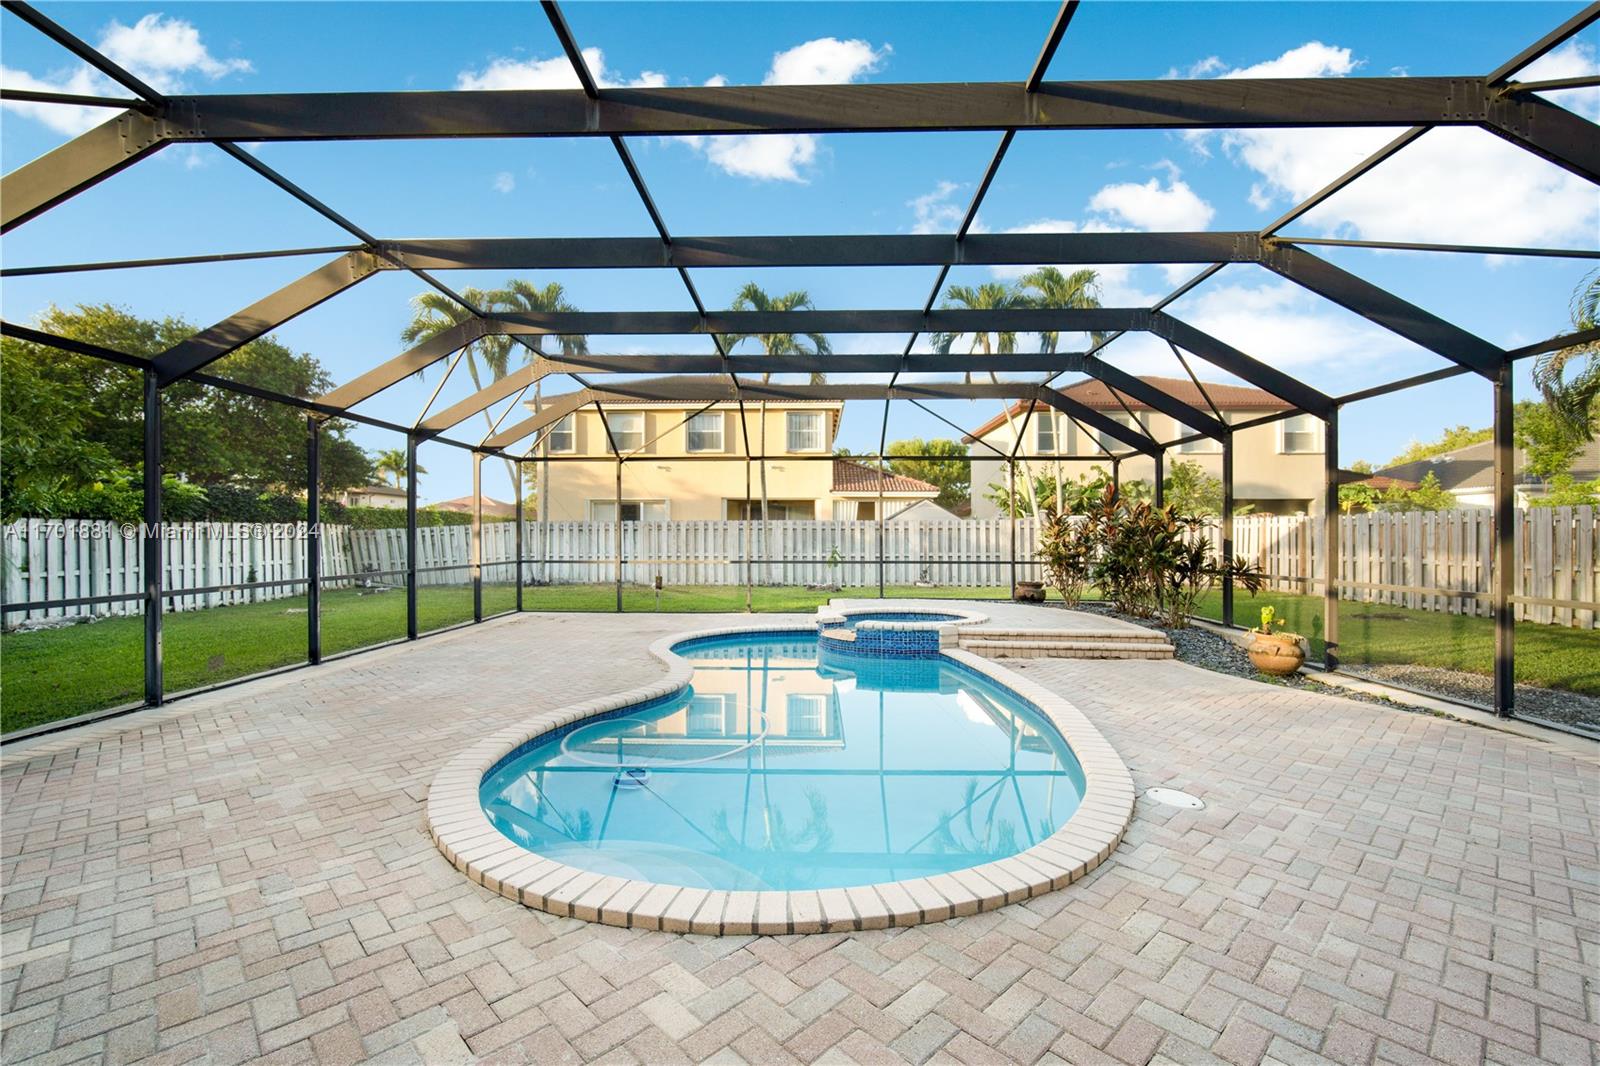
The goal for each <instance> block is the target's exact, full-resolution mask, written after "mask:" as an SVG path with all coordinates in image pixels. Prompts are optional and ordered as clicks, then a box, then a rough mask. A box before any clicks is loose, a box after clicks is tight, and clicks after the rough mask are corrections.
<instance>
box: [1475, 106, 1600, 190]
mask: <svg viewBox="0 0 1600 1066" xmlns="http://www.w3.org/2000/svg"><path fill="white" fill-rule="evenodd" d="M1483 128H1484V129H1486V130H1488V131H1489V132H1490V133H1493V134H1496V135H1497V136H1500V137H1504V138H1505V139H1506V140H1508V141H1510V142H1511V143H1512V144H1514V145H1516V146H1518V147H1519V148H1524V149H1526V150H1527V151H1530V152H1532V153H1533V154H1534V155H1536V156H1539V157H1540V158H1541V159H1545V160H1548V161H1549V162H1551V163H1554V164H1555V165H1556V166H1558V167H1560V168H1562V169H1563V170H1567V171H1570V172H1572V173H1573V174H1576V175H1578V177H1580V178H1584V179H1585V180H1587V181H1592V182H1596V183H1600V126H1596V125H1595V124H1594V123H1593V122H1590V121H1589V120H1588V119H1586V118H1584V117H1583V116H1581V115H1578V114H1575V113H1573V112H1571V111H1568V110H1567V109H1566V108H1564V107H1562V106H1561V105H1560V104H1555V103H1551V102H1550V101H1549V100H1546V99H1544V98H1543V97H1541V96H1536V95H1535V94H1533V93H1518V92H1506V93H1505V95H1504V99H1503V106H1500V107H1496V108H1493V109H1492V110H1491V111H1490V114H1489V118H1488V120H1487V121H1486V122H1484V123H1483Z"/></svg>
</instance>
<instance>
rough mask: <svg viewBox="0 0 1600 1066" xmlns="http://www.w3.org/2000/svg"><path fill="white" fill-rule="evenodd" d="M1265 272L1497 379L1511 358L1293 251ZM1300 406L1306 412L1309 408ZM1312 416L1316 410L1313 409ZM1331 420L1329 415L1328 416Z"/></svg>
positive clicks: (1287, 249)
mask: <svg viewBox="0 0 1600 1066" xmlns="http://www.w3.org/2000/svg"><path fill="white" fill-rule="evenodd" d="M1262 265H1263V266H1265V267H1266V268H1267V269H1268V270H1271V271H1272V272H1273V273H1275V274H1278V275H1280V276H1282V277H1285V278H1288V279H1289V280H1290V281H1292V282H1294V283H1295V284H1297V285H1299V286H1301V287H1302V288H1305V289H1308V290H1310V291H1311V292H1314V293H1316V294H1317V295H1318V296H1321V297H1322V298H1324V299H1326V300H1330V301H1332V302H1333V303H1336V304H1338V305H1339V306H1340V307H1343V308H1345V309H1346V310H1349V311H1354V312H1355V313H1356V314H1358V315H1360V316H1361V317H1362V318H1365V319H1367V320H1368V321H1369V322H1374V323H1376V324H1377V325H1380V326H1382V327H1383V328H1384V329H1387V330H1389V331H1390V332H1391V333H1396V334H1399V335H1400V336H1402V337H1404V338H1405V339H1406V340H1408V341H1411V342H1412V343H1413V344H1416V345H1418V346H1420V347H1423V348H1426V349H1427V350H1428V351H1430V352H1433V353H1435V354H1436V355H1442V356H1444V357H1445V358H1446V359H1449V360H1450V361H1451V362H1453V363H1459V364H1461V365H1462V366H1466V367H1471V368H1472V369H1473V370H1475V371H1477V372H1478V373H1480V374H1483V375H1484V376H1485V377H1491V378H1492V377H1493V376H1494V375H1495V374H1496V373H1498V372H1499V368H1500V364H1501V363H1502V362H1504V361H1505V357H1506V353H1505V352H1504V351H1503V350H1502V349H1500V348H1497V347H1496V346H1494V345H1493V344H1490V343H1489V342H1488V341H1486V340H1484V339H1483V338H1482V337H1478V336H1475V335H1474V334H1472V333H1469V332H1467V331H1466V330H1464V329H1462V328H1461V327H1459V326H1454V325H1451V324H1450V323H1449V322H1446V321H1445V320H1444V319H1442V318H1440V317H1438V316H1437V315H1433V314H1430V313H1428V312H1427V311H1424V310H1423V309H1422V308H1420V307H1417V306H1416V305H1415V304H1412V303H1408V302H1407V301H1405V300H1402V299H1401V298H1400V297H1398V296H1396V295H1394V294H1393V293H1391V292H1388V291H1387V290H1385V289H1381V288H1379V287H1378V286H1376V285H1374V284H1372V283H1371V282H1370V281H1366V280H1365V279H1363V278H1359V277H1357V276H1356V275H1354V274H1352V273H1350V272H1349V271H1347V270H1344V269H1342V268H1340V267H1336V266H1334V265H1333V264H1332V263H1330V262H1328V261H1327V260H1326V259H1322V258H1319V257H1318V256H1315V255H1312V254H1311V253H1310V252H1307V251H1305V250H1303V249H1300V248H1295V247H1293V246H1292V245H1285V244H1276V243H1274V244H1273V245H1272V246H1271V248H1270V250H1269V252H1268V254H1267V257H1266V259H1265V260H1264V261H1263V264H1262ZM1300 406H1302V407H1304V406H1305V405H1304V404H1301V405H1300ZM1307 410H1310V408H1307ZM1322 414H1324V415H1325V414H1326V412H1322Z"/></svg>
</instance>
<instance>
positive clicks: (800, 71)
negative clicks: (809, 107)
mask: <svg viewBox="0 0 1600 1066" xmlns="http://www.w3.org/2000/svg"><path fill="white" fill-rule="evenodd" d="M890 51H891V49H890V48H889V46H888V45H884V46H883V47H882V48H881V49H880V48H874V47H872V45H870V44H868V43H867V42H866V41H862V40H849V41H841V40H839V38H837V37H818V38H817V39H815V40H811V41H807V42H805V43H804V44H797V45H795V46H794V47H793V48H790V49H789V50H788V51H784V52H779V53H777V54H776V55H774V56H773V57H772V68H771V70H769V71H768V72H767V77H766V84H768V85H843V84H845V83H846V82H852V81H855V80H856V79H857V78H859V77H861V76H862V75H863V74H871V73H872V72H874V71H876V70H877V69H878V68H879V67H881V66H882V65H883V61H884V59H885V58H886V57H887V56H888V54H889V52H890Z"/></svg>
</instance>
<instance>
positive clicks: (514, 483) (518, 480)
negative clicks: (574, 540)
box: [511, 459, 523, 611]
mask: <svg viewBox="0 0 1600 1066" xmlns="http://www.w3.org/2000/svg"><path fill="white" fill-rule="evenodd" d="M513 469H514V470H515V471H516V474H515V475H514V476H513V477H512V479H511V490H512V492H514V493H515V494H516V499H515V502H516V507H517V515H516V522H517V529H516V532H515V533H513V534H512V541H513V544H514V545H515V546H514V547H513V548H512V551H514V552H515V553H516V557H517V566H516V577H515V578H514V579H513V580H514V581H515V583H516V586H517V610H518V611H521V610H522V551H523V545H522V461H521V460H520V459H519V460H518V461H517V462H516V463H515V464H514V465H513Z"/></svg>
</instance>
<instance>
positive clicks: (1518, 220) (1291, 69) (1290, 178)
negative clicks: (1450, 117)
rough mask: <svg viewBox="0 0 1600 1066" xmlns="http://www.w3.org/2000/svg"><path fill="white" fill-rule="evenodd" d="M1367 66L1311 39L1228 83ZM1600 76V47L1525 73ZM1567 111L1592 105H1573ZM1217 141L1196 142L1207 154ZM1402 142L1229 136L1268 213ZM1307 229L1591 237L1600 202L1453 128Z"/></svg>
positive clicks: (1295, 133)
mask: <svg viewBox="0 0 1600 1066" xmlns="http://www.w3.org/2000/svg"><path fill="white" fill-rule="evenodd" d="M1359 66H1360V62H1359V61H1358V60H1356V59H1355V58H1354V57H1353V56H1352V54H1351V52H1350V50H1349V49H1347V48H1338V47H1334V46H1331V45H1326V44H1323V43H1322V42H1320V41H1312V42H1310V43H1308V44H1304V45H1301V46H1300V47H1298V48H1293V49H1290V50H1289V51H1287V52H1285V53H1284V54H1282V55H1281V56H1278V57H1277V58H1276V59H1271V60H1267V61H1265V62H1262V63H1257V64H1255V65H1253V66H1248V67H1243V68H1239V69H1236V70H1227V71H1225V72H1224V73H1222V75H1221V76H1222V77H1225V78H1259V77H1342V76H1344V75H1347V74H1349V73H1351V72H1352V71H1354V70H1356V69H1357V68H1358V67H1359ZM1596 69H1597V64H1596V62H1595V55H1594V49H1593V48H1592V47H1586V46H1584V45H1583V44H1582V43H1581V42H1574V43H1572V44H1570V45H1567V46H1566V47H1564V48H1561V49H1558V50H1557V51H1556V52H1553V53H1551V55H1550V56H1548V57H1546V58H1545V59H1544V60H1542V61H1541V63H1540V64H1536V65H1535V66H1534V67H1532V68H1530V71H1531V73H1528V72H1525V73H1524V75H1523V76H1524V77H1529V78H1531V77H1541V78H1542V77H1568V76H1572V75H1574V74H1579V73H1591V72H1593V71H1595V70H1596ZM1561 95H1565V96H1568V97H1573V96H1578V95H1581V94H1576V93H1565V94H1561ZM1596 99H1600V97H1597V98H1596ZM1566 106H1579V107H1583V106H1587V105H1586V103H1585V101H1582V100H1579V101H1576V102H1574V101H1571V100H1569V101H1566ZM1210 136H1211V135H1210V134H1204V133H1201V134H1197V135H1192V136H1189V137H1188V138H1187V140H1188V141H1189V143H1190V144H1191V145H1192V146H1194V147H1195V148H1196V149H1197V150H1199V151H1201V152H1202V153H1203V152H1204V151H1205V148H1206V145H1207V143H1208V138H1209V137H1210ZM1393 136H1394V131H1392V130H1372V129H1317V130H1231V131H1228V132H1226V133H1223V134H1222V135H1221V143H1222V146H1223V148H1224V150H1225V151H1226V152H1227V153H1228V155H1229V156H1230V157H1231V158H1232V159H1234V160H1235V161H1236V162H1238V163H1240V164H1243V165H1244V166H1245V167H1247V168H1249V169H1250V170H1252V171H1254V172H1255V174H1256V175H1257V177H1258V180H1257V181H1256V182H1255V183H1254V184H1253V185H1252V187H1251V189H1250V193H1249V200H1250V202H1251V204H1252V205H1254V206H1255V207H1256V208H1257V209H1258V210H1261V211H1263V212H1268V211H1276V210H1281V209H1282V208H1283V207H1285V206H1287V205H1289V204H1292V203H1296V202H1299V201H1301V200H1304V199H1306V198H1308V197H1310V196H1311V195H1312V194H1313V193H1315V192H1317V191H1318V190H1319V189H1321V188H1322V187H1323V186H1325V185H1326V184H1327V183H1328V182H1329V181H1331V180H1333V179H1334V178H1336V177H1338V176H1339V175H1340V174H1342V173H1344V172H1345V171H1346V170H1348V169H1349V168H1350V167H1352V166H1354V165H1355V164H1356V163H1358V162H1359V161H1360V160H1362V159H1364V158H1365V157H1367V156H1368V155H1370V154H1372V153H1373V152H1374V151H1376V150H1377V149H1378V148H1380V147H1382V146H1383V145H1384V144H1385V143H1387V142H1388V141H1389V140H1391V139H1392V138H1393ZM1299 225H1300V226H1302V227H1307V228H1310V229H1312V230H1316V231H1320V232H1322V233H1328V234H1332V233H1337V234H1340V235H1341V236H1347V237H1354V238H1366V239H1374V240H1420V241H1434V242H1459V243H1468V244H1529V245H1538V244H1548V243H1552V242H1558V241H1566V240H1581V241H1588V240H1591V239H1592V237H1593V234H1594V233H1595V231H1596V229H1597V228H1600V198H1596V197H1595V195H1594V190H1593V187H1592V186H1590V185H1588V184H1587V183H1586V182H1584V181H1583V180H1582V179H1581V178H1578V177H1576V176H1575V175H1572V174H1569V173H1567V172H1566V171H1563V170H1561V169H1560V168H1558V167H1556V166H1554V165H1552V164H1550V163H1547V162H1545V161H1544V160H1542V159H1539V158H1537V157H1536V156H1533V155H1532V154H1530V153H1528V152H1525V151H1523V150H1522V149H1520V148H1517V147H1516V146H1514V145H1512V144H1509V143H1508V142H1506V141H1503V140H1501V139H1500V138H1498V137H1496V136H1494V135H1492V134H1489V133H1486V132H1483V131H1481V130H1477V129H1472V128H1470V127H1442V128H1439V129H1435V130H1432V131H1430V132H1429V133H1427V134H1426V135H1424V136H1423V137H1422V138H1420V139H1419V140H1418V141H1417V142H1416V143H1415V144H1413V145H1410V146H1408V147H1407V148H1405V149H1404V150H1403V151H1401V152H1399V153H1398V154H1396V155H1395V156H1394V158H1392V159H1390V160H1388V161H1386V162H1384V163H1383V164H1381V165H1380V166H1378V167H1376V168H1375V169H1374V170H1373V171H1372V172H1371V173H1370V174H1368V175H1366V176H1364V177H1363V178H1361V179H1360V180H1358V181H1356V182H1354V183H1353V184H1351V185H1350V186H1348V187H1347V188H1345V189H1344V190H1342V191H1341V192H1339V193H1338V194H1336V195H1334V196H1333V197H1331V198H1329V200H1328V201H1327V202H1326V203H1324V204H1323V205H1321V206H1320V207H1319V208H1317V209H1316V210H1315V211H1312V212H1310V213H1308V214H1307V215H1306V216H1305V217H1304V218H1303V219H1302V220H1301V222H1300V223H1299Z"/></svg>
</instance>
